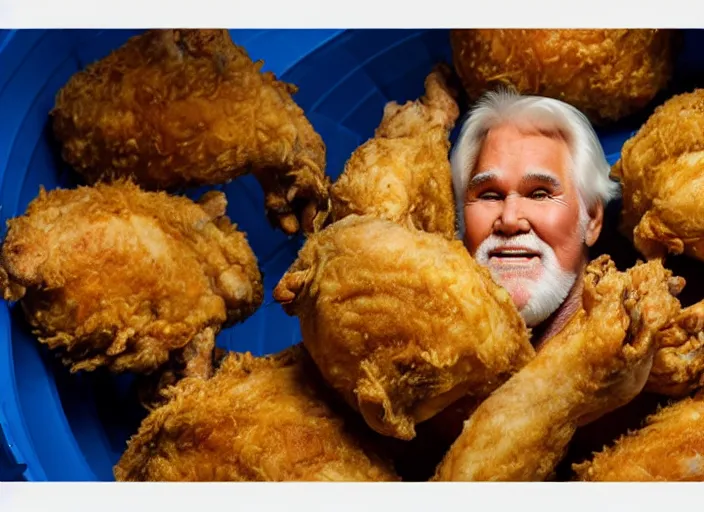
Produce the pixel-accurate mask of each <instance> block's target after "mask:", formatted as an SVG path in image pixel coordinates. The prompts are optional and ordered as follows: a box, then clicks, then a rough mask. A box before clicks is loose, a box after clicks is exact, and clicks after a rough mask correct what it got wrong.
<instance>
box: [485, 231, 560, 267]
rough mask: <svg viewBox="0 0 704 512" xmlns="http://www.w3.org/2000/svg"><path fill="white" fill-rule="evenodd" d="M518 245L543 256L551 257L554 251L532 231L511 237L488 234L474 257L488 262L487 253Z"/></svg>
mask: <svg viewBox="0 0 704 512" xmlns="http://www.w3.org/2000/svg"><path fill="white" fill-rule="evenodd" d="M509 245H511V246H513V245H515V246H519V247H523V248H525V249H527V250H529V251H532V252H536V253H539V254H541V255H542V256H543V257H547V258H552V257H553V256H554V255H555V253H554V252H553V250H552V247H550V246H549V245H548V244H547V243H545V242H544V241H543V240H541V239H540V237H539V236H538V235H536V234H535V233H534V232H532V231H531V232H530V233H523V234H520V235H516V236H511V237H503V236H498V235H494V234H492V235H489V236H488V237H487V238H486V239H485V240H484V241H483V242H482V243H481V244H480V245H479V247H478V248H477V251H476V253H475V255H474V258H475V259H476V260H477V261H478V262H479V263H484V264H485V263H488V261H489V254H491V253H492V252H494V251H496V250H497V249H500V248H502V247H506V246H509Z"/></svg>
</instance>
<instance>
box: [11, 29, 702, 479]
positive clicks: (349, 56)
mask: <svg viewBox="0 0 704 512" xmlns="http://www.w3.org/2000/svg"><path fill="white" fill-rule="evenodd" d="M135 33H136V31H128V30H105V31H99V30H48V31H47V30H22V31H8V30H3V31H0V217H1V218H0V222H2V226H4V224H5V221H6V220H7V219H8V218H10V217H14V216H16V215H19V214H21V213H22V212H24V210H25V208H26V207H27V204H28V203H29V202H30V201H31V200H32V199H33V198H34V197H35V196H36V195H37V193H38V190H39V186H40V185H43V186H44V187H46V188H49V189H50V188H54V187H57V186H64V187H68V186H72V185H73V181H72V180H73V175H72V173H71V172H70V171H68V170H67V168H66V166H65V165H64V164H63V163H62V162H61V161H60V160H58V159H57V158H56V156H55V152H54V151H53V148H52V144H53V143H52V138H51V135H50V131H49V125H48V116H47V114H48V112H49V110H50V109H51V107H52V105H53V102H54V95H55V93H56V92H57V90H58V89H59V88H60V87H61V86H62V85H63V84H64V83H65V82H66V81H67V80H68V78H69V77H70V76H71V74H73V73H74V72H76V71H77V70H79V69H81V68H82V67H84V66H85V65H86V64H88V63H90V62H91V61H93V60H95V59H98V58H100V57H102V56H104V55H106V54H107V53H108V52H109V51H110V50H111V49H114V48H115V47H117V46H119V45H120V44H122V43H123V42H124V41H125V40H126V39H127V38H128V37H130V36H131V35H133V34H135ZM232 35H233V39H234V40H235V42H236V43H238V44H241V45H243V46H244V47H245V48H247V50H248V51H249V53H250V55H251V56H252V57H253V58H254V59H260V58H261V59H264V61H265V69H267V70H271V71H274V72H275V73H276V74H277V76H279V77H281V78H283V79H284V80H287V81H291V82H293V83H295V84H297V85H298V86H299V87H300V92H299V93H298V94H297V96H296V98H295V99H296V101H297V102H298V103H299V104H300V105H301V106H302V107H303V108H304V109H305V110H306V112H307V113H308V115H309V118H310V120H311V122H312V123H313V125H314V126H315V128H316V129H317V130H318V131H319V133H320V134H321V135H322V136H323V138H324V140H325V143H326V144H327V147H328V172H329V174H330V175H331V177H332V178H335V177H337V175H338V174H339V173H340V171H341V169H342V167H343V165H344V162H345V161H346V159H347V158H348V157H349V155H350V154H351V152H352V151H353V150H354V149H355V148H356V147H357V146H358V145H359V144H360V143H362V142H363V141H364V140H366V139H367V138H369V137H370V136H371V135H372V133H373V131H374V128H375V127H376V125H377V124H378V122H379V120H380V119H381V114H382V109H383V107H384V104H385V103H386V102H387V101H389V100H396V101H405V100H411V99H414V98H416V97H417V96H418V95H420V94H421V93H422V91H423V80H424V78H425V76H426V74H427V73H428V72H429V71H430V69H431V67H432V66H433V64H434V63H435V62H437V61H440V60H444V61H447V62H449V61H450V49H449V44H448V34H447V31H444V30H352V31H341V30H234V31H232ZM702 42H704V41H703V39H702V34H701V33H700V32H699V31H688V33H687V34H686V40H685V48H684V51H683V53H682V57H681V59H680V63H679V65H678V75H677V77H678V78H677V79H676V82H675V83H676V88H680V89H686V88H687V87H688V84H689V83H691V80H690V79H696V77H695V78H692V77H693V76H694V75H695V74H696V73H693V70H694V71H697V70H700V69H704V67H703V66H702V65H701V61H700V60H701V58H698V57H696V54H695V51H694V49H696V48H700V47H701V46H702ZM697 59H700V60H697ZM699 83H704V82H699ZM638 123H639V121H638V120H631V121H630V122H628V123H625V124H624V125H622V126H619V127H616V128H612V129H610V130H609V131H608V132H603V133H602V134H601V135H602V142H603V145H604V148H605V151H606V152H607V154H608V155H609V158H610V160H611V161H612V162H613V161H615V160H616V158H618V155H619V151H620V148H621V145H622V143H623V141H624V140H626V139H627V138H628V137H629V136H630V135H631V133H633V131H634V130H635V129H637V127H638ZM225 191H226V193H227V195H228V199H229V205H230V206H229V209H228V214H229V215H230V217H231V218H232V219H233V221H235V222H236V223H237V224H239V226H240V228H241V229H243V230H244V231H246V232H247V234H248V237H249V240H250V243H251V245H252V247H253V249H254V251H255V253H256V254H257V256H258V258H259V261H260V264H261V268H262V271H263V273H264V275H265V281H264V284H265V290H266V295H265V299H264V305H263V306H262V308H261V309H260V310H259V311H258V312H257V313H256V314H255V315H254V316H252V317H251V318H250V319H248V320H247V321H246V322H244V323H243V324H240V325H238V326H235V327H233V328H230V329H228V330H226V331H224V332H222V333H221V334H220V335H219V337H218V344H219V345H220V346H223V347H226V348H229V349H235V350H251V351H252V352H254V353H256V354H264V353H270V352H275V351H278V350H280V349H282V348H284V347H285V346H288V345H290V344H292V343H295V342H297V341H299V335H300V334H299V328H298V322H297V320H296V319H294V318H290V317H288V316H286V315H285V314H284V313H283V311H282V310H281V308H280V307H279V306H278V304H276V303H275V302H273V301H272V298H271V290H272V288H273V287H274V286H275V284H276V283H277V282H278V280H279V278H280V277H281V275H282V274H283V272H284V271H285V270H286V269H287V267H288V265H289V264H290V263H291V262H292V260H293V258H294V257H295V254H296V252H297V250H298V248H299V247H300V244H301V240H300V238H287V237H285V236H284V235H283V234H281V233H280V232H278V231H274V230H273V229H272V228H271V227H270V226H269V225H268V223H267V222H266V219H265V217H264V214H263V198H262V193H261V191H260V189H259V186H258V185H257V184H256V182H255V181H254V180H253V179H251V178H250V177H245V178H242V179H239V180H237V181H235V182H234V183H232V184H230V185H228V186H227V187H225ZM194 194H198V192H194ZM253 212H254V214H253ZM256 212H261V215H256ZM2 235H3V236H4V227H3V233H2ZM275 325H277V327H276V328H274V326H275ZM281 326H283V327H281ZM128 382H129V377H118V378H116V377H113V376H110V375H107V374H105V373H103V372H94V373H91V374H86V375H69V374H68V372H67V371H66V369H65V368H63V367H61V366H60V365H59V364H58V363H57V362H56V361H55V360H54V358H52V357H51V356H49V355H48V354H47V352H46V351H45V350H44V348H43V347H41V346H40V345H39V343H37V342H36V341H35V339H34V338H33V337H32V335H31V334H30V333H29V332H28V330H27V328H26V325H25V323H24V321H23V318H22V315H21V314H20V311H19V308H17V307H14V306H13V307H10V308H8V306H7V304H6V303H4V302H3V303H1V304H0V480H24V479H26V480H35V481H36V480H50V481H72V480H80V481H86V480H112V479H113V476H112V466H113V465H114V464H115V463H116V462H117V460H118V459H119V457H120V455H121V453H122V451H123V449H124V446H125V441H126V439H127V438H128V436H129V435H130V434H131V433H133V432H134V431H135V430H136V428H137V426H138V424H139V421H140V419H141V417H142V414H143V413H142V411H141V410H140V409H139V408H138V407H137V406H135V405H134V402H133V400H132V397H131V396H129V395H128V393H127V389H128V387H127V384H128Z"/></svg>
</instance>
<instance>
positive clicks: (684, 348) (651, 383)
mask: <svg viewBox="0 0 704 512" xmlns="http://www.w3.org/2000/svg"><path fill="white" fill-rule="evenodd" d="M655 339H656V345H657V347H658V350H657V352H656V353H655V358H654V360H653V368H652V370H651V371H650V377H649V378H648V383H647V385H646V387H645V389H646V390H647V391H651V392H654V393H659V394H661V395H667V396H672V397H683V396H686V395H688V394H690V393H691V392H692V391H694V390H696V389H699V388H701V387H702V386H704V301H702V302H698V303H696V304H694V305H692V306H690V307H688V308H685V309H683V310H682V311H681V312H680V313H679V314H678V315H677V316H675V317H674V318H673V319H672V320H670V322H669V323H668V324H667V325H666V326H665V327H663V329H661V330H660V332H658V334H657V336H656V338H655Z"/></svg>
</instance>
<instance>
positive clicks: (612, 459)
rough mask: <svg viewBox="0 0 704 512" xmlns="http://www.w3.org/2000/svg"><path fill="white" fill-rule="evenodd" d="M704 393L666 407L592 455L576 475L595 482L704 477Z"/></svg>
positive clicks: (575, 468) (685, 480) (686, 479)
mask: <svg viewBox="0 0 704 512" xmlns="http://www.w3.org/2000/svg"><path fill="white" fill-rule="evenodd" d="M703 454H704V396H702V395H699V396H697V397H694V398H685V399H684V400H682V401H680V402H677V403H675V404H674V405H669V406H667V407H663V408H662V409H661V410H660V411H658V412H657V413H656V414H654V415H652V416H650V417H649V418H648V420H647V422H646V426H645V427H644V428H643V429H641V430H637V431H635V432H632V433H630V434H628V435H625V436H623V437H622V438H621V439H619V440H618V442H616V444H615V445H614V446H612V447H609V448H606V449H604V450H603V451H602V452H599V453H597V454H596V455H595V456H594V458H593V459H592V460H590V461H587V462H584V463H582V464H576V465H574V466H573V468H574V470H575V472H576V479H578V480H586V481H595V482H629V481H630V482H658V481H661V482H662V481H665V482H702V481H704V455H703Z"/></svg>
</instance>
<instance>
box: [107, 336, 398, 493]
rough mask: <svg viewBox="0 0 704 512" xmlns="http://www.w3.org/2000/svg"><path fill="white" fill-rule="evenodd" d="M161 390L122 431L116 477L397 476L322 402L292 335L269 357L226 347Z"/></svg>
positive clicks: (319, 382) (392, 478)
mask: <svg viewBox="0 0 704 512" xmlns="http://www.w3.org/2000/svg"><path fill="white" fill-rule="evenodd" d="M327 391H329V390H327ZM165 394H166V395H167V398H168V401H167V402H166V404H165V405H163V406H162V407H159V408H157V409H155V410H154V411H153V412H152V413H151V414H150V415H149V416H148V417H147V418H146V419H145V420H144V422H143V423H142V425H141V427H140V429H139V431H138V432H137V434H136V435H134V436H133V437H132V438H131V439H130V441H129V443H128V447H127V450H126V451H125V453H124V454H123V456H122V458H121V459H120V461H119V463H118V464H117V466H116V467H115V470H114V472H115V478H116V479H117V480H121V481H201V482H203V481H338V482H342V481H395V480H398V477H397V476H396V474H395V473H394V471H393V468H392V466H391V464H390V463H389V462H388V461H386V460H385V459H382V458H380V457H379V456H377V455H376V454H375V450H374V449H373V447H372V444H371V442H369V440H367V439H365V435H364V432H360V431H358V430H355V429H354V428H352V426H351V424H349V423H348V422H346V421H345V419H344V417H343V415H341V414H338V413H337V412H336V410H335V409H334V408H333V407H332V406H331V405H329V404H328V398H329V397H328V396H327V392H326V389H325V386H324V383H323V381H322V379H320V376H319V374H317V371H316V369H315V366H314V365H313V364H312V362H310V360H309V357H308V355H307V354H306V353H305V350H304V349H303V348H302V347H301V346H300V345H297V346H294V347H291V348H289V349H286V350H284V351H283V352H282V353H279V354H276V355H274V356H269V357H253V356H252V355H251V354H249V353H246V354H238V353H231V354H229V355H228V356H226V357H225V359H224V360H223V362H222V364H221V366H220V368H219V369H218V371H217V372H216V374H215V376H214V377H212V378H211V379H209V380H207V381H206V380H202V379H192V378H189V379H184V380H182V381H180V382H179V384H177V385H176V386H175V387H172V388H169V389H168V390H166V391H165ZM368 442H369V444H367V443H368Z"/></svg>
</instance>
